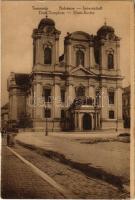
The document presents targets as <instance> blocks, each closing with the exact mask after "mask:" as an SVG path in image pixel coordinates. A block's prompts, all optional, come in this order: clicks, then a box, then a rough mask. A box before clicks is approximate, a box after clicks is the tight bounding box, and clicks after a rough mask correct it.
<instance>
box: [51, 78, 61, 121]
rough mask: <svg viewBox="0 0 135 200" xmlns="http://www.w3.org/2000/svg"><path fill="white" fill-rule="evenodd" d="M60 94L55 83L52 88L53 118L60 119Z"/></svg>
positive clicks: (58, 86) (58, 87)
mask: <svg viewBox="0 0 135 200" xmlns="http://www.w3.org/2000/svg"><path fill="white" fill-rule="evenodd" d="M60 107H61V94H60V85H59V83H58V82H55V84H54V86H53V118H60V110H61V109H60Z"/></svg>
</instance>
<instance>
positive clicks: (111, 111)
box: [109, 110, 114, 119]
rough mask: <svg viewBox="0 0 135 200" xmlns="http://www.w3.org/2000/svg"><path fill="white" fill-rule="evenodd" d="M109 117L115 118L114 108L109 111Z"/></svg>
mask: <svg viewBox="0 0 135 200" xmlns="http://www.w3.org/2000/svg"><path fill="white" fill-rule="evenodd" d="M109 119H114V111H113V110H110V111H109Z"/></svg>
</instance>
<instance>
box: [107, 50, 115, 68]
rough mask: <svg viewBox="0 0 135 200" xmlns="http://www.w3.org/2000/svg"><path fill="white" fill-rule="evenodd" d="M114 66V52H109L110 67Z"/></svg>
mask: <svg viewBox="0 0 135 200" xmlns="http://www.w3.org/2000/svg"><path fill="white" fill-rule="evenodd" d="M113 68H114V56H113V54H112V53H109V54H108V69H113Z"/></svg>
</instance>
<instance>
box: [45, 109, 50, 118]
mask: <svg viewBox="0 0 135 200" xmlns="http://www.w3.org/2000/svg"><path fill="white" fill-rule="evenodd" d="M44 116H45V118H50V117H51V109H50V108H45V110H44Z"/></svg>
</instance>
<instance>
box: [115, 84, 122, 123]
mask: <svg viewBox="0 0 135 200" xmlns="http://www.w3.org/2000/svg"><path fill="white" fill-rule="evenodd" d="M115 96H116V97H115V101H116V103H115V111H116V119H117V120H122V88H121V87H117V88H116V95H115Z"/></svg>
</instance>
